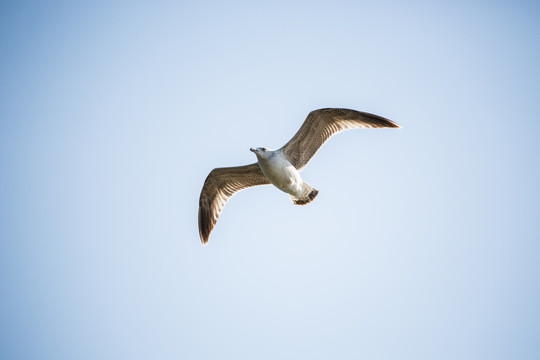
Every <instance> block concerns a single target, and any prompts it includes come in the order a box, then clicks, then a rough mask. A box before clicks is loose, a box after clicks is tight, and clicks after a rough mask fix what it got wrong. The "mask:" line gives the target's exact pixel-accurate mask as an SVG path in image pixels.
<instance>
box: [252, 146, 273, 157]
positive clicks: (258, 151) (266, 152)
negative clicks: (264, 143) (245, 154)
mask: <svg viewBox="0 0 540 360" xmlns="http://www.w3.org/2000/svg"><path fill="white" fill-rule="evenodd" d="M249 151H251V152H254V153H255V155H257V158H258V159H259V158H262V159H267V158H269V157H270V156H272V150H270V149H267V148H265V147H258V148H251V149H249Z"/></svg>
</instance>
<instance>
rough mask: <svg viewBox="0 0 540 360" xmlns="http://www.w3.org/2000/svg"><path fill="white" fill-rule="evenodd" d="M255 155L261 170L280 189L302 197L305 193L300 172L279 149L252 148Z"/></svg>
mask: <svg viewBox="0 0 540 360" xmlns="http://www.w3.org/2000/svg"><path fill="white" fill-rule="evenodd" d="M252 151H253V152H254V153H255V154H256V155H257V160H258V163H259V166H260V167H261V171H262V173H263V174H264V176H266V177H267V178H268V180H270V182H271V183H272V184H274V185H275V186H276V187H277V188H278V189H280V190H281V191H284V192H286V193H287V194H290V195H292V196H294V197H296V198H302V197H304V196H305V193H306V190H307V188H306V186H309V185H307V184H304V181H302V178H301V177H300V173H299V172H298V170H296V168H295V167H294V166H293V165H292V164H291V163H290V162H289V160H287V158H286V157H285V156H284V155H283V153H282V152H281V151H280V150H275V151H271V150H261V149H260V148H259V149H254V150H252Z"/></svg>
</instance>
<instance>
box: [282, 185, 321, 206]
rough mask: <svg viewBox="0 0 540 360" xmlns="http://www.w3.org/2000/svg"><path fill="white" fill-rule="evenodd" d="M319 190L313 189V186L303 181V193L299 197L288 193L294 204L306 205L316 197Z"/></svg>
mask: <svg viewBox="0 0 540 360" xmlns="http://www.w3.org/2000/svg"><path fill="white" fill-rule="evenodd" d="M318 193H319V190H317V189H315V188H314V187H313V186H311V185H309V184H306V183H304V194H303V196H302V197H301V198H298V197H296V196H294V195H289V196H290V197H291V200H292V202H293V203H294V205H307V204H309V203H310V202H312V201H313V200H315V198H316V197H317V194H318Z"/></svg>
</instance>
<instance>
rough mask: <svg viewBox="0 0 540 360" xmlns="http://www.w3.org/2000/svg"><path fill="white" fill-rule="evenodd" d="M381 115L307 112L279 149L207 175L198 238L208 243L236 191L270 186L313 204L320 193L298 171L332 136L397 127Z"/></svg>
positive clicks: (257, 152)
mask: <svg viewBox="0 0 540 360" xmlns="http://www.w3.org/2000/svg"><path fill="white" fill-rule="evenodd" d="M399 127H400V126H399V125H398V124H396V123H395V122H393V121H390V120H388V119H386V118H383V117H381V116H377V115H373V114H369V113H365V112H361V111H356V110H349V109H333V108H328V109H319V110H314V111H312V112H310V113H309V115H308V116H307V118H306V120H305V121H304V123H303V124H302V126H301V127H300V129H299V130H298V132H297V133H296V134H295V135H294V136H293V137H292V139H291V140H289V142H288V143H286V144H285V145H284V146H283V147H282V148H280V149H278V150H270V149H267V148H265V147H258V148H251V149H250V151H252V152H253V153H255V155H256V156H257V162H256V163H253V164H250V165H245V166H236V167H225V168H216V169H214V170H212V171H211V172H210V174H208V177H207V178H206V180H205V182H204V185H203V188H202V190H201V196H200V198H199V236H200V238H201V242H202V243H203V244H206V243H208V238H209V237H210V233H211V232H212V230H213V229H214V226H216V223H217V220H218V218H219V215H220V214H221V211H222V210H223V207H224V206H225V203H226V202H227V201H228V200H229V199H230V198H231V197H232V196H233V195H234V194H235V193H237V192H238V191H240V190H244V189H246V188H249V187H253V186H258V185H269V184H273V185H274V186H276V187H277V188H278V189H280V190H282V191H284V192H286V193H287V194H289V196H290V198H291V200H292V202H293V203H294V204H295V205H306V204H309V203H310V202H312V201H313V200H314V199H315V197H316V196H317V194H318V193H319V191H318V190H317V189H315V188H314V187H313V186H311V185H309V184H307V183H305V182H304V181H303V180H302V178H301V177H300V171H301V170H302V169H303V168H304V167H305V166H306V165H307V163H308V162H309V160H310V159H311V158H312V157H313V155H315V153H316V152H317V151H318V150H319V149H320V147H321V146H322V145H323V144H324V143H325V142H326V141H327V140H328V139H330V137H332V135H334V134H337V133H338V132H341V131H344V130H349V129H356V128H399Z"/></svg>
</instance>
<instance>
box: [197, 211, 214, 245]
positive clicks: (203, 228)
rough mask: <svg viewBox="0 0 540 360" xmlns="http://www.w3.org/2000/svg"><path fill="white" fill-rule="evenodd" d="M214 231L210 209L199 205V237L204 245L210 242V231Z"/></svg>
mask: <svg viewBox="0 0 540 360" xmlns="http://www.w3.org/2000/svg"><path fill="white" fill-rule="evenodd" d="M211 232H212V226H211V224H210V214H209V212H208V209H206V208H205V207H204V206H202V205H199V237H200V238H201V243H202V244H203V245H206V244H208V239H209V238H210V233H211Z"/></svg>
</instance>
